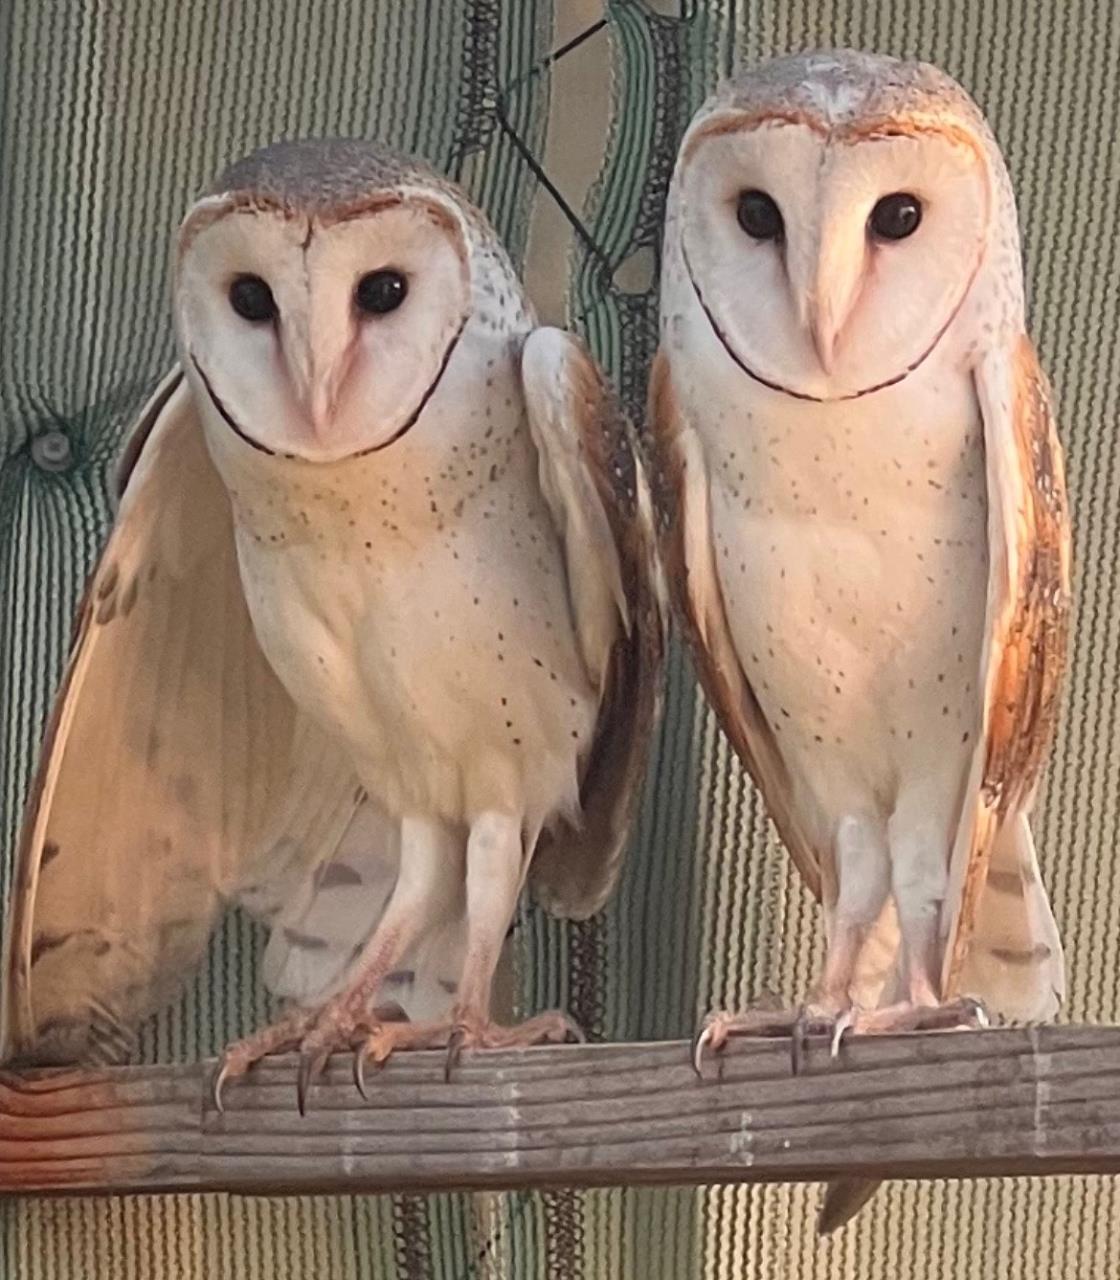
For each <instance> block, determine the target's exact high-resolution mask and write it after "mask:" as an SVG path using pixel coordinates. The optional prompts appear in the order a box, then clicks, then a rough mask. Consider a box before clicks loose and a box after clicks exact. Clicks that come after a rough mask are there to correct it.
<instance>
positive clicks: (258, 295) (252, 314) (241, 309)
mask: <svg viewBox="0 0 1120 1280" xmlns="http://www.w3.org/2000/svg"><path fill="white" fill-rule="evenodd" d="M229 305H230V306H231V307H232V308H233V309H234V311H236V312H237V314H238V315H239V316H240V317H241V318H242V320H251V321H252V322H253V323H254V324H257V323H259V322H260V321H261V320H274V319H275V318H276V299H275V298H274V297H273V296H272V290H271V289H270V288H269V287H268V285H267V284H265V282H264V281H263V280H262V279H261V278H260V276H238V277H237V279H236V280H235V281H234V282H233V284H231V285H230V287H229Z"/></svg>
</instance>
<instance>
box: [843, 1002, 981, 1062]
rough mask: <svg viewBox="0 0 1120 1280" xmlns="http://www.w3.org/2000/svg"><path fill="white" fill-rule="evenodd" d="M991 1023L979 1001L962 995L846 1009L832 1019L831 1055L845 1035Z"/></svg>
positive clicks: (975, 1026)
mask: <svg viewBox="0 0 1120 1280" xmlns="http://www.w3.org/2000/svg"><path fill="white" fill-rule="evenodd" d="M990 1025H991V1022H990V1020H989V1018H988V1011H987V1010H986V1009H985V1008H984V1006H983V1004H981V1002H980V1001H979V1000H974V999H972V997H971V996H963V997H962V998H961V999H959V1000H951V1001H949V1002H948V1003H947V1004H939V1005H922V1004H914V1003H912V1002H910V1001H903V1002H901V1003H899V1004H890V1005H884V1007H883V1008H881V1009H856V1008H854V1007H852V1008H849V1009H847V1010H846V1011H845V1012H844V1013H842V1014H841V1015H840V1016H839V1017H838V1018H837V1019H836V1022H835V1026H834V1028H833V1032H832V1056H833V1057H834V1058H835V1057H836V1055H837V1054H838V1053H839V1052H840V1044H841V1042H842V1041H843V1040H844V1038H845V1037H846V1036H849V1035H861V1036H884V1035H892V1034H894V1033H897V1032H900V1031H977V1030H982V1029H984V1028H985V1027H988V1026H990Z"/></svg>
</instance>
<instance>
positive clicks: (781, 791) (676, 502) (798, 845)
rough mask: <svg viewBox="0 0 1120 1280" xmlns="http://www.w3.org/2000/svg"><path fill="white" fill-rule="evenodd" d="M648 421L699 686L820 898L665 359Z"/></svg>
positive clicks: (658, 368) (814, 859)
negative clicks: (738, 631) (724, 586)
mask: <svg viewBox="0 0 1120 1280" xmlns="http://www.w3.org/2000/svg"><path fill="white" fill-rule="evenodd" d="M650 422H651V426H652V429H653V433H654V439H655V444H656V449H657V468H656V471H655V484H656V486H657V507H658V513H659V516H660V527H661V545H662V558H663V560H664V563H665V572H666V575H667V577H668V579H669V582H670V584H671V586H670V589H671V590H672V592H673V594H674V597H675V599H676V603H677V612H678V615H679V617H680V620H681V625H682V627H683V629H684V631H685V634H686V636H687V638H688V640H689V642H690V647H691V650H692V654H693V657H694V659H695V662H696V667H697V671H698V674H699V677H700V683H701V684H702V685H703V687H704V692H705V693H706V694H707V695H708V700H709V701H710V702H711V704H712V706H713V708H714V709H715V712H716V715H717V716H718V717H719V722H720V725H721V726H722V728H723V731H724V733H726V734H727V736H728V738H729V739H730V741H731V745H732V746H733V747H734V748H735V751H736V752H737V754H738V756H739V759H740V760H742V761H743V763H744V765H746V767H747V770H748V772H749V773H750V775H751V777H752V779H753V780H754V783H755V785H756V786H757V787H758V789H759V790H760V791H761V792H762V797H763V799H764V801H765V802H766V808H767V811H768V812H769V814H770V818H771V820H772V821H773V823H774V826H775V827H776V828H777V832H778V835H779V837H780V838H781V840H782V843H783V844H784V845H785V847H786V848H787V849H788V850H789V853H790V856H791V857H792V858H793V861H794V864H795V865H796V867H797V869H798V871H799V872H800V873H801V875H802V878H803V879H804V880H805V883H806V884H807V885H808V887H809V889H810V891H811V892H812V893H813V894H814V895H815V896H816V897H817V898H820V896H821V866H820V860H819V858H818V856H817V854H816V851H815V850H814V849H813V846H812V844H811V842H810V841H809V840H808V839H807V838H806V836H805V834H804V833H803V831H802V829H801V827H800V825H799V823H798V822H797V819H796V815H795V814H794V812H793V808H792V797H791V787H790V780H789V775H788V772H787V770H786V765H785V762H784V761H783V759H782V755H781V752H780V750H779V748H778V744H777V742H776V740H775V738H774V732H773V730H772V729H771V728H770V726H769V724H768V723H767V721H766V717H765V716H764V715H763V714H762V710H761V708H760V707H759V705H758V701H757V699H756V697H755V695H754V691H753V690H752V689H751V686H750V683H749V681H748V680H747V677H746V675H745V673H744V671H743V667H742V664H741V663H740V661H739V657H738V655H737V654H736V652H735V646H734V644H733V643H732V639H731V633H730V630H729V629H728V624H727V616H726V614H725V612H724V605H723V593H722V591H721V590H720V583H719V578H718V576H717V574H716V566H715V562H714V560H713V558H712V531H711V523H710V514H709V506H708V473H707V468H706V467H705V465H704V459H703V457H702V455H701V450H700V442H699V440H698V439H697V437H696V434H695V432H694V431H693V430H692V429H691V428H690V427H689V425H688V424H687V422H685V420H684V418H683V416H682V415H681V413H680V410H679V407H678V405H677V400H676V395H675V393H674V391H673V384H672V379H671V377H670V373H669V362H668V360H667V359H666V357H665V354H664V352H659V353H658V355H657V357H656V359H655V360H654V364H653V372H652V377H651V382H650Z"/></svg>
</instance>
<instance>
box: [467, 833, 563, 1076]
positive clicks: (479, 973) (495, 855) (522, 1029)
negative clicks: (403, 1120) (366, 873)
mask: <svg viewBox="0 0 1120 1280" xmlns="http://www.w3.org/2000/svg"><path fill="white" fill-rule="evenodd" d="M524 865H525V858H524V851H523V847H522V838H521V823H520V821H519V820H518V819H517V818H512V817H509V816H507V815H506V814H500V813H494V812H490V813H483V814H481V815H480V816H479V817H478V818H477V819H476V821H475V823H474V825H473V826H472V827H471V832H470V837H469V838H468V840H467V954H466V959H465V960H464V962H463V972H462V977H461V979H460V981H459V994H458V999H457V1000H456V1003H455V1008H454V1010H453V1011H452V1015H451V1021H452V1027H451V1034H450V1037H449V1040H448V1070H449V1071H450V1069H451V1067H452V1066H454V1064H455V1062H456V1060H457V1059H458V1056H459V1052H460V1051H461V1049H463V1048H464V1047H474V1048H513V1047H516V1046H521V1045H531V1044H541V1043H545V1042H548V1041H552V1042H556V1043H560V1042H563V1041H564V1040H567V1039H570V1038H573V1037H574V1038H577V1039H582V1038H583V1037H582V1034H581V1033H580V1032H579V1031H578V1029H577V1028H576V1027H575V1026H574V1025H573V1024H572V1023H571V1022H570V1021H569V1019H568V1018H567V1017H566V1016H565V1015H564V1014H562V1013H560V1012H558V1011H554V1012H549V1013H544V1014H540V1015H538V1016H537V1017H535V1018H530V1019H528V1020H527V1021H526V1022H523V1023H521V1024H520V1025H519V1026H514V1027H503V1026H499V1025H498V1024H496V1023H494V1022H493V1021H491V1017H490V998H491V988H492V986H493V982H494V971H495V969H496V968H497V965H498V958H499V956H500V954H501V949H502V944H503V942H504V941H505V937H506V933H507V932H508V930H509V925H510V921H511V920H512V919H513V913H514V911H515V910H516V908H517V897H518V894H519V893H520V892H521V883H522V880H523V877H524Z"/></svg>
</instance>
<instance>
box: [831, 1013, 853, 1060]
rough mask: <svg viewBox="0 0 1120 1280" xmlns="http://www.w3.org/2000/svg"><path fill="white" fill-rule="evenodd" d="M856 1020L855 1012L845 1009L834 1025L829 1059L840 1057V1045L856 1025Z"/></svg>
mask: <svg viewBox="0 0 1120 1280" xmlns="http://www.w3.org/2000/svg"><path fill="white" fill-rule="evenodd" d="M855 1020H856V1019H855V1014H854V1012H853V1011H852V1010H851V1009H845V1010H844V1012H843V1013H842V1014H840V1016H839V1017H838V1018H837V1019H836V1021H835V1022H834V1023H833V1024H832V1045H831V1048H830V1049H829V1057H831V1058H833V1059H835V1058H838V1057H839V1056H840V1044H841V1042H842V1041H843V1039H844V1036H845V1034H846V1033H847V1032H848V1031H850V1030H851V1028H852V1027H853V1026H854V1025H855Z"/></svg>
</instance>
